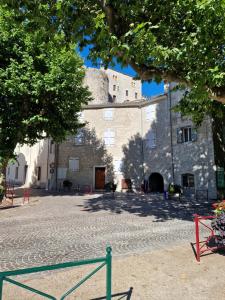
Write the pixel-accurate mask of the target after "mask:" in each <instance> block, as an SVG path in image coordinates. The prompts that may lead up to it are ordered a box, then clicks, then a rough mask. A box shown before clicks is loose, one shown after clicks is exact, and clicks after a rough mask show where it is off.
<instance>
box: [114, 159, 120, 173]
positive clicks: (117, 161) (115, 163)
mask: <svg viewBox="0 0 225 300" xmlns="http://www.w3.org/2000/svg"><path fill="white" fill-rule="evenodd" d="M114 170H115V173H117V174H119V173H121V171H122V160H120V159H116V160H114Z"/></svg>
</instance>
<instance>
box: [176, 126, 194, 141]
mask: <svg viewBox="0 0 225 300" xmlns="http://www.w3.org/2000/svg"><path fill="white" fill-rule="evenodd" d="M196 141H197V130H196V129H195V128H192V127H190V126H189V127H182V128H177V143H187V142H196Z"/></svg>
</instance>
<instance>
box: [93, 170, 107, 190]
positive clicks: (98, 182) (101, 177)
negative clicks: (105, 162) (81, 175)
mask: <svg viewBox="0 0 225 300" xmlns="http://www.w3.org/2000/svg"><path fill="white" fill-rule="evenodd" d="M104 187H105V168H104V167H96V168H95V189H96V190H103V189H104Z"/></svg>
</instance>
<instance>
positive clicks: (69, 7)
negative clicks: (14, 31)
mask: <svg viewBox="0 0 225 300" xmlns="http://www.w3.org/2000/svg"><path fill="white" fill-rule="evenodd" d="M4 2H6V3H7V4H8V5H9V7H10V8H11V9H14V10H17V11H20V16H21V17H24V18H28V19H30V20H32V21H33V23H32V24H34V23H35V22H41V24H43V20H44V22H45V23H46V24H47V23H48V26H50V28H51V29H52V28H53V27H54V26H55V29H56V30H58V29H59V28H60V30H63V32H64V33H65V35H66V38H67V40H68V41H70V40H71V39H73V40H74V39H75V40H76V41H79V44H80V46H81V47H84V46H86V45H88V44H89V45H92V47H91V50H90V57H91V58H92V59H93V61H94V60H96V59H97V58H101V60H102V62H103V63H104V65H105V67H107V66H108V65H109V64H111V63H113V60H114V58H115V57H116V58H117V61H118V62H119V63H121V64H122V65H128V64H129V65H131V66H132V67H133V68H134V70H136V72H137V74H138V75H139V77H140V78H141V79H142V80H146V81H151V80H156V81H160V80H166V81H169V82H178V83H180V87H182V88H187V90H188V92H187V93H186V96H185V98H184V99H183V102H182V104H181V105H180V107H179V109H181V110H182V112H183V113H185V114H190V115H194V116H195V119H196V120H198V121H200V120H201V119H202V116H203V115H204V113H206V112H207V113H211V112H215V113H216V114H217V115H221V114H222V115H223V116H225V113H224V103H225V1H224V0H171V1H165V0H143V1H137V0H124V1H121V0H63V1H62V0H57V1H55V0H51V1H47V4H46V1H44V0H39V1H37V0H34V1H30V0H5V1H4ZM21 7H23V8H26V9H21ZM43 16H44V18H43ZM52 16H54V21H55V22H54V24H53V22H52V21H51V20H52ZM212 99H213V100H217V101H218V102H221V103H222V105H220V104H218V103H215V101H212ZM187 107H188V109H187ZM193 108H194V109H193Z"/></svg>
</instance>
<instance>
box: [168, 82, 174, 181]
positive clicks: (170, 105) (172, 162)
mask: <svg viewBox="0 0 225 300" xmlns="http://www.w3.org/2000/svg"><path fill="white" fill-rule="evenodd" d="M167 97H168V101H169V114H170V115H169V122H170V149H171V167H172V181H173V183H174V178H175V176H174V154H173V124H172V111H171V108H172V97H171V83H170V82H169V84H168V93H167Z"/></svg>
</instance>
